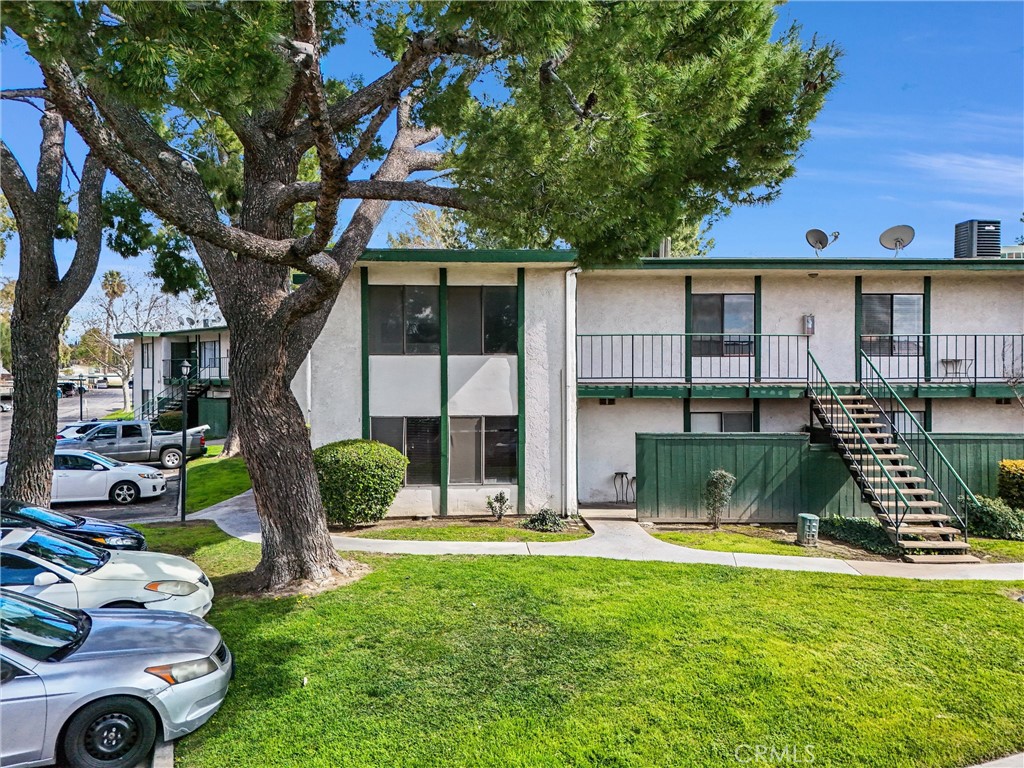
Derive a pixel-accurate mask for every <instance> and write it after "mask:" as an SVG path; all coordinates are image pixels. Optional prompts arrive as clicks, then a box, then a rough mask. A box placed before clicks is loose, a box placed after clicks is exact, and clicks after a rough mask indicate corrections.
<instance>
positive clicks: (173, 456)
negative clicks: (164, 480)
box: [160, 448, 181, 469]
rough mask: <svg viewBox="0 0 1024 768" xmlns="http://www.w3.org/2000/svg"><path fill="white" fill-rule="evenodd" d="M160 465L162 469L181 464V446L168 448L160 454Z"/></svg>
mask: <svg viewBox="0 0 1024 768" xmlns="http://www.w3.org/2000/svg"><path fill="white" fill-rule="evenodd" d="M160 466H161V467H163V468H164V469H177V468H178V467H180V466H181V448H168V449H167V450H166V451H164V452H163V453H161V454H160Z"/></svg>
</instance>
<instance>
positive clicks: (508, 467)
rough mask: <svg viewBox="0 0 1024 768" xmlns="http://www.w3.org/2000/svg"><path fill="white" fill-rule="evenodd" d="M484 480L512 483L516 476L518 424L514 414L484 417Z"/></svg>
mask: <svg viewBox="0 0 1024 768" xmlns="http://www.w3.org/2000/svg"><path fill="white" fill-rule="evenodd" d="M484 430H485V431H484V481H485V482H488V483H514V482H516V478H517V476H518V472H517V471H516V468H517V466H518V458H519V440H518V436H519V424H518V419H517V418H516V417H515V416H488V417H487V418H486V419H484Z"/></svg>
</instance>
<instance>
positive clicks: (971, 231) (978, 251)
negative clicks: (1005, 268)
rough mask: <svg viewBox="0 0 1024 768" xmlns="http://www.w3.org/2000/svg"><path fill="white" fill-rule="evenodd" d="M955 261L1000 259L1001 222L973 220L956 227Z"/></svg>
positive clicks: (962, 222) (954, 242) (954, 239)
mask: <svg viewBox="0 0 1024 768" xmlns="http://www.w3.org/2000/svg"><path fill="white" fill-rule="evenodd" d="M953 258H954V259H998V258H999V222H998V221H980V220H978V219H971V220H970V221H961V222H960V223H959V224H957V225H956V233H955V234H954V236H953Z"/></svg>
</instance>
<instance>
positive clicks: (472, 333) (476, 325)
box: [448, 285, 483, 355]
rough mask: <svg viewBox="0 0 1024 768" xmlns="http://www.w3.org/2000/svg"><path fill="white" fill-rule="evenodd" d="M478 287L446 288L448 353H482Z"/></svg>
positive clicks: (481, 325)
mask: <svg viewBox="0 0 1024 768" xmlns="http://www.w3.org/2000/svg"><path fill="white" fill-rule="evenodd" d="M482 328H483V319H482V317H481V300H480V288H478V287H474V286H465V285H456V286H452V287H451V288H449V289H448V353H449V354H452V355H479V354H482V353H483V339H482V337H481V329H482Z"/></svg>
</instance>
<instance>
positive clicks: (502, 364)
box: [448, 355, 519, 416]
mask: <svg viewBox="0 0 1024 768" xmlns="http://www.w3.org/2000/svg"><path fill="white" fill-rule="evenodd" d="M517 361H518V358H517V357H516V355H452V356H451V357H449V358H448V415H449V416H514V415H515V414H516V413H517V412H518V406H517V397H518V394H517V392H518V389H519V385H518V381H517V378H518V376H517V371H518V369H517V366H518V362H517Z"/></svg>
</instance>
